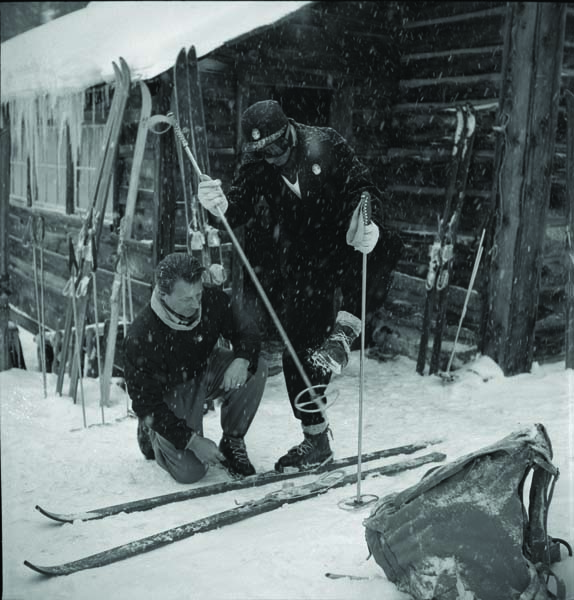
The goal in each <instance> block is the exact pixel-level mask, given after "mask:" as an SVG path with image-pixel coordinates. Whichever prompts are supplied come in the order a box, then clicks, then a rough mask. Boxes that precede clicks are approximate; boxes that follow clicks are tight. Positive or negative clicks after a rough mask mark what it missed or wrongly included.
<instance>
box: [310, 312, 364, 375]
mask: <svg viewBox="0 0 574 600" xmlns="http://www.w3.org/2000/svg"><path fill="white" fill-rule="evenodd" d="M360 333H361V319H359V318H357V317H355V315H352V314H351V313H348V312H345V311H339V313H338V314H337V320H336V322H335V327H334V328H333V331H332V332H331V334H330V335H329V337H328V338H327V339H326V340H325V341H324V342H323V344H322V345H321V346H320V347H319V348H318V349H317V350H315V352H314V353H313V354H312V355H311V357H310V360H311V362H312V363H313V364H314V365H315V366H317V367H319V368H320V369H322V370H324V371H326V372H328V371H332V372H333V373H335V374H337V375H338V374H340V373H341V371H342V370H343V369H344V368H345V367H346V366H347V363H348V362H349V356H350V354H351V344H352V343H353V341H354V340H355V338H356V337H357V336H358V335H359V334H360Z"/></svg>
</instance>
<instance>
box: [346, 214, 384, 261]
mask: <svg viewBox="0 0 574 600" xmlns="http://www.w3.org/2000/svg"><path fill="white" fill-rule="evenodd" d="M378 241H379V227H378V226H377V225H376V223H373V222H372V221H371V222H370V223H369V224H368V225H365V222H364V221H363V211H362V204H361V202H359V205H358V206H357V208H356V209H355V212H354V213H353V216H352V217H351V224H350V225H349V229H348V230H347V244H349V246H353V248H354V249H355V250H358V251H359V252H362V253H363V254H369V252H371V251H372V250H373V248H374V247H375V246H376V245H377V242H378Z"/></svg>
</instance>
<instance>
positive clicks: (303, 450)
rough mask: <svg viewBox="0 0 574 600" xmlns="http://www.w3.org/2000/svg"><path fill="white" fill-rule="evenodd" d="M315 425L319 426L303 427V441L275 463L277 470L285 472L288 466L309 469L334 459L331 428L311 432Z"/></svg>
mask: <svg viewBox="0 0 574 600" xmlns="http://www.w3.org/2000/svg"><path fill="white" fill-rule="evenodd" d="M321 426H323V424H321ZM314 427H317V426H311V427H307V428H306V427H304V428H303V436H304V439H303V441H302V442H301V443H300V444H298V445H297V446H293V448H291V449H290V450H289V451H288V452H287V454H284V455H283V456H282V457H281V458H280V459H279V460H278V461H277V462H276V463H275V470H276V471H278V472H279V473H283V471H284V470H285V469H287V468H295V469H297V470H298V471H308V470H312V469H315V468H317V467H320V466H322V465H324V464H327V463H328V462H331V460H333V452H331V447H330V446H329V432H330V431H331V430H330V429H329V427H328V426H327V427H326V428H325V429H324V430H323V431H321V432H320V433H315V434H314V433H310V432H309V430H310V429H313V428H314ZM331 435H332V434H331Z"/></svg>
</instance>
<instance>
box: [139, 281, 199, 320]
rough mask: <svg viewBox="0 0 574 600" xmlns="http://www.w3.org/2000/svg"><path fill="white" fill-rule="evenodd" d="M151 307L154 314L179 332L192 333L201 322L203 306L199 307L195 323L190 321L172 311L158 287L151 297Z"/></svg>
mask: <svg viewBox="0 0 574 600" xmlns="http://www.w3.org/2000/svg"><path fill="white" fill-rule="evenodd" d="M150 306H151V309H152V310H153V312H154V313H155V314H156V315H157V316H158V317H159V318H160V319H161V320H162V321H163V322H164V323H165V324H166V325H167V326H168V327H170V328H171V329H175V330H177V331H191V330H192V329H194V328H195V327H197V325H198V323H199V322H200V321H201V306H200V307H199V311H198V313H197V316H196V317H195V318H194V320H193V321H190V320H189V319H185V317H182V315H178V314H177V313H176V312H174V311H173V310H171V309H170V308H169V306H167V304H166V303H165V302H164V301H163V300H162V299H161V296H160V292H159V290H158V288H157V286H156V287H155V288H154V290H153V293H152V295H151V301H150Z"/></svg>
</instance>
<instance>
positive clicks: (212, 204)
mask: <svg viewBox="0 0 574 600" xmlns="http://www.w3.org/2000/svg"><path fill="white" fill-rule="evenodd" d="M197 197H198V199H199V203H200V204H201V206H203V207H204V208H205V209H206V210H208V211H209V212H210V213H211V214H212V215H215V216H216V217H219V215H220V212H219V211H221V212H222V213H223V214H225V211H226V210H227V207H228V206H229V203H228V202H227V198H226V197H225V194H224V193H223V190H222V189H221V181H220V180H219V179H211V178H210V177H209V176H208V175H203V176H202V181H200V182H199V186H198V189H197Z"/></svg>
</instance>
